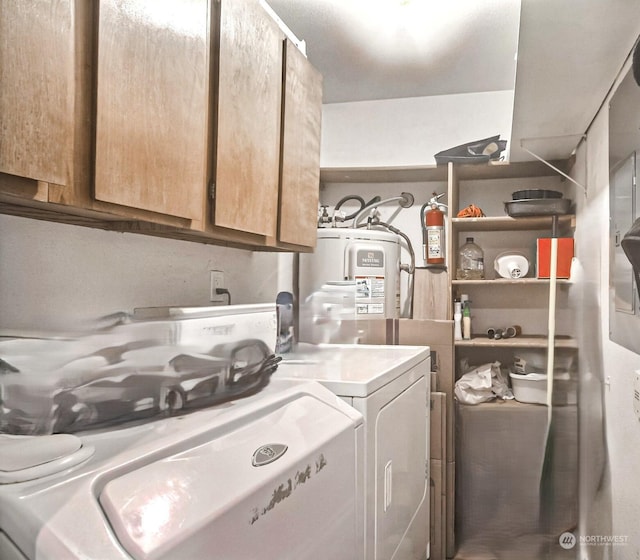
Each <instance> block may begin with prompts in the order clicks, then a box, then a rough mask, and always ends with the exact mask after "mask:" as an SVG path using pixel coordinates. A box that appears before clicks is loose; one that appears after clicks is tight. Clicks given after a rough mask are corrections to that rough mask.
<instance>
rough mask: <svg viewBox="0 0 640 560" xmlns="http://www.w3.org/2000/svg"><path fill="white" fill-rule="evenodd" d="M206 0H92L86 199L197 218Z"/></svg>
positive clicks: (202, 162)
mask: <svg viewBox="0 0 640 560" xmlns="http://www.w3.org/2000/svg"><path fill="white" fill-rule="evenodd" d="M210 29H211V10H210V0H188V1H180V0H173V1H163V2H158V1H157V0H100V3H99V14H98V39H97V48H98V52H97V61H98V62H97V107H96V155H95V197H96V199H98V200H101V201H105V202H111V203H116V204H120V205H124V206H129V207H133V208H138V209H143V210H149V211H152V212H158V213H161V214H168V215H171V216H178V217H182V218H188V219H191V220H193V221H195V222H200V223H201V222H202V221H203V219H204V212H205V210H204V208H205V204H204V201H205V191H206V180H207V158H208V130H207V121H208V112H209V99H210V97H209V94H210V92H209V76H210V66H211V58H210V51H211V48H210Z"/></svg>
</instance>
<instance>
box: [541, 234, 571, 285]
mask: <svg viewBox="0 0 640 560" xmlns="http://www.w3.org/2000/svg"><path fill="white" fill-rule="evenodd" d="M537 245H538V246H537V249H538V250H537V259H536V271H537V274H538V278H549V277H550V276H551V238H549V237H542V238H538V244H537ZM572 260H573V238H572V237H560V238H558V261H557V262H558V274H557V277H558V278H569V276H570V273H571V261H572Z"/></svg>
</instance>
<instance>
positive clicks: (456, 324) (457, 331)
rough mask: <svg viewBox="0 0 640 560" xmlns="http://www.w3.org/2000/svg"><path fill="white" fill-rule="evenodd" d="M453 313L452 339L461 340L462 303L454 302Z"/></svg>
mask: <svg viewBox="0 0 640 560" xmlns="http://www.w3.org/2000/svg"><path fill="white" fill-rule="evenodd" d="M454 309H455V311H454V313H453V339H454V340H462V303H460V302H459V301H456V302H455V304H454Z"/></svg>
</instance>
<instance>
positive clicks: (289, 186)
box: [278, 40, 322, 247]
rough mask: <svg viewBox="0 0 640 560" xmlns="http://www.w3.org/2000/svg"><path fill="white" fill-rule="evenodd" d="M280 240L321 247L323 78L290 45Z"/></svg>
mask: <svg viewBox="0 0 640 560" xmlns="http://www.w3.org/2000/svg"><path fill="white" fill-rule="evenodd" d="M284 92H285V93H284V101H283V116H282V130H283V137H282V155H281V158H282V162H281V165H282V168H281V179H280V213H279V223H278V240H279V241H281V242H283V243H292V244H296V245H303V246H306V247H315V245H316V239H317V234H316V227H317V217H318V193H319V188H320V128H321V119H322V76H321V75H320V73H319V72H318V71H317V70H316V69H315V68H314V67H313V66H311V64H310V63H309V61H308V60H307V59H306V57H305V56H304V55H303V54H302V53H301V52H300V51H299V50H298V49H297V48H296V46H295V45H294V44H293V43H291V42H290V41H289V40H287V41H286V42H285V72H284Z"/></svg>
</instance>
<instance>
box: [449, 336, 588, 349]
mask: <svg viewBox="0 0 640 560" xmlns="http://www.w3.org/2000/svg"><path fill="white" fill-rule="evenodd" d="M454 344H455V346H459V347H469V348H546V347H547V337H546V336H516V337H514V338H502V339H500V340H493V339H490V338H487V337H486V336H482V335H474V336H472V337H471V340H456V341H454ZM555 347H556V348H572V349H577V348H578V345H577V342H576V340H575V339H574V338H570V337H556V340H555Z"/></svg>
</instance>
